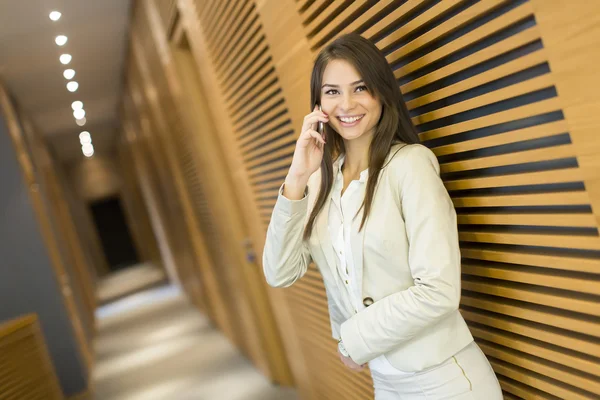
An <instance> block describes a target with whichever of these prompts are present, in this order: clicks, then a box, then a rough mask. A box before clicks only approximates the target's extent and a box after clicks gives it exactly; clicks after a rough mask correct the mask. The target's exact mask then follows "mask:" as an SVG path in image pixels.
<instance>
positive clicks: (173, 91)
mask: <svg viewBox="0 0 600 400" xmlns="http://www.w3.org/2000/svg"><path fill="white" fill-rule="evenodd" d="M165 12H166V11H165V9H164V8H163V7H162V5H161V4H158V3H157V2H154V1H150V0H147V1H141V2H139V3H138V5H137V7H136V10H135V12H134V17H133V30H132V35H131V51H132V58H131V62H130V70H129V71H128V74H127V76H128V77H127V79H128V90H127V92H129V93H131V97H132V98H133V100H134V101H133V102H134V103H136V107H135V108H136V110H134V111H133V112H132V111H131V109H132V108H131V107H126V108H129V111H127V110H126V112H125V114H126V115H127V116H126V119H135V120H136V121H135V122H134V123H132V124H131V125H132V126H134V125H135V126H137V125H138V123H139V126H137V127H136V128H134V129H143V130H145V131H148V132H151V133H150V134H149V135H148V136H149V137H151V139H150V140H149V143H150V142H154V143H155V144H154V147H156V148H155V149H154V150H153V152H154V154H158V153H159V149H158V148H160V150H162V153H163V154H161V155H159V156H158V157H159V158H161V159H162V161H161V162H162V163H163V165H164V167H165V168H166V169H168V171H169V172H168V176H169V177H170V179H172V181H173V182H174V183H175V193H177V195H178V196H172V198H174V199H176V201H177V202H178V204H179V205H180V206H181V208H182V213H183V214H184V215H185V223H184V225H185V227H186V228H187V232H186V229H181V233H186V234H187V237H188V238H189V239H190V240H191V242H192V247H193V249H194V253H195V259H196V262H197V264H196V265H195V266H193V267H192V268H190V269H188V268H185V267H183V266H182V265H181V262H180V261H176V263H175V264H176V265H177V268H178V270H179V272H180V274H179V275H180V277H183V276H186V277H188V278H189V279H183V278H182V279H181V281H182V283H183V285H184V286H186V283H191V284H197V283H198V280H201V283H200V286H202V287H203V288H204V292H205V296H203V298H204V299H205V300H206V306H207V307H206V309H205V311H206V312H207V314H209V316H211V317H212V318H213V320H214V321H215V322H216V324H217V325H218V326H219V327H220V328H221V329H222V330H223V331H224V332H225V333H226V334H227V336H229V338H230V339H231V340H232V341H233V342H234V343H235V344H236V345H238V346H239V347H240V349H241V350H242V351H243V352H244V353H245V354H247V355H248V357H249V358H250V359H251V360H252V361H253V362H254V363H255V364H256V365H257V367H258V368H259V369H260V370H262V371H263V373H264V374H265V375H267V376H268V377H269V378H271V379H272V380H273V381H275V382H278V383H287V384H289V383H290V382H289V380H290V374H289V370H288V367H287V364H286V361H285V356H284V354H283V352H282V351H281V349H280V347H281V339H280V338H279V333H278V332H277V327H276V325H275V320H274V318H273V316H272V313H271V311H270V307H271V306H270V304H269V301H268V298H267V297H266V293H265V283H264V280H263V278H262V274H261V272H260V270H259V269H258V266H257V265H256V264H255V263H252V262H251V261H250V259H248V258H246V249H245V248H244V242H245V239H246V238H247V234H246V233H245V232H244V229H243V224H240V223H239V222H238V220H239V218H238V217H237V216H236V215H238V214H239V210H238V207H239V205H238V204H237V200H236V197H235V195H234V193H233V189H232V187H231V185H230V183H228V181H229V180H230V178H229V177H228V175H227V171H226V170H225V169H221V168H220V167H219V166H218V165H219V162H221V157H220V156H219V153H220V152H221V150H220V149H219V148H217V147H216V146H218V143H216V139H215V137H214V135H213V134H212V132H211V129H212V128H211V127H212V122H211V121H210V120H211V118H212V116H210V115H208V113H207V111H206V100H204V97H203V96H205V94H204V93H203V91H202V90H201V89H200V88H199V87H198V88H197V87H196V85H195V81H196V80H197V78H196V77H195V75H196V74H197V71H196V70H195V69H196V65H195V62H194V60H193V58H192V54H191V51H190V49H189V45H188V44H187V39H185V38H184V36H182V35H181V33H182V31H181V25H180V24H175V25H173V27H172V28H173V29H169V27H168V26H166V25H165V21H166V20H167V18H166V17H165V15H164V13H165ZM174 18H175V21H177V16H175V17H174ZM173 30H176V31H177V32H178V33H174V34H171V33H172V32H171V33H170V31H173ZM170 36H172V43H168V40H169V37H170ZM175 36H177V38H175ZM129 93H128V94H129ZM136 93H137V96H136ZM183 93H186V96H188V97H189V98H188V97H184V96H183ZM136 97H137V100H136ZM143 121H146V122H145V123H144V122H143ZM205 132H206V133H205ZM206 139H209V140H206ZM152 146H153V145H152V144H150V145H149V147H152ZM143 152H145V151H143ZM166 175H167V174H165V176H166ZM161 186H162V183H161V182H159V184H158V185H157V186H156V188H157V190H164V188H162V187H161ZM186 271H187V272H186ZM190 292H191V290H188V293H190ZM200 308H203V307H200Z"/></svg>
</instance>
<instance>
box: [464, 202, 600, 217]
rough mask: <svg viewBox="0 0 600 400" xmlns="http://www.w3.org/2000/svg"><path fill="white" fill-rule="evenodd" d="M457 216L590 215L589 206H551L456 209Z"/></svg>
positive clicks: (590, 208)
mask: <svg viewBox="0 0 600 400" xmlns="http://www.w3.org/2000/svg"><path fill="white" fill-rule="evenodd" d="M456 212H457V213H458V215H463V214H474V215H477V214H498V215H502V214H542V215H544V214H573V215H581V214H591V213H592V207H591V206H590V205H589V204H582V205H553V206H494V207H457V208H456Z"/></svg>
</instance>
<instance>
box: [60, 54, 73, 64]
mask: <svg viewBox="0 0 600 400" xmlns="http://www.w3.org/2000/svg"><path fill="white" fill-rule="evenodd" d="M72 59H73V57H71V55H70V54H63V55H62V56H60V62H61V63H63V64H64V65H67V64H68V63H70V62H71V60H72Z"/></svg>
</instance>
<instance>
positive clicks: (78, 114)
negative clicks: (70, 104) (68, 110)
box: [73, 108, 85, 119]
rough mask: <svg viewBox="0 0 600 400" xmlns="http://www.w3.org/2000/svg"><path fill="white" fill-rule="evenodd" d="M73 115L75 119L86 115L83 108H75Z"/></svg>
mask: <svg viewBox="0 0 600 400" xmlns="http://www.w3.org/2000/svg"><path fill="white" fill-rule="evenodd" d="M73 116H74V117H75V119H81V118H83V117H85V110H84V109H83V108H80V109H78V110H75V111H73Z"/></svg>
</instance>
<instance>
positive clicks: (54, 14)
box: [50, 11, 62, 21]
mask: <svg viewBox="0 0 600 400" xmlns="http://www.w3.org/2000/svg"><path fill="white" fill-rule="evenodd" d="M61 16H62V14H61V13H59V12H58V11H52V12H51V13H50V19H51V20H52V21H58V20H59V19H60V17H61Z"/></svg>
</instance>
